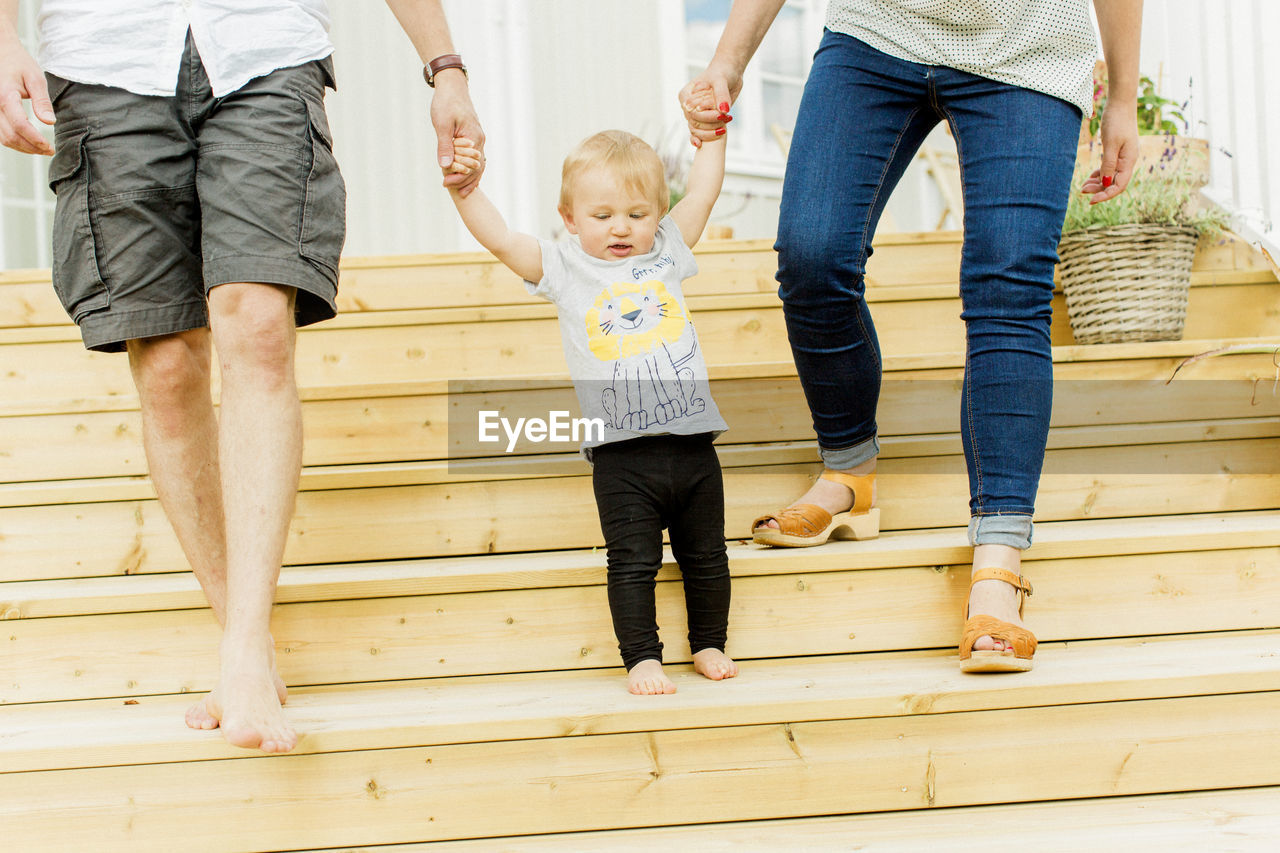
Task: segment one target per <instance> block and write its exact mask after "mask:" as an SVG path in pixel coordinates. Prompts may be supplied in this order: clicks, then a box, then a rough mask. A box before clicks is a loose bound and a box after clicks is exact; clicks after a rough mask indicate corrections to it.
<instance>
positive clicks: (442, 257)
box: [0, 232, 1274, 327]
mask: <svg viewBox="0 0 1280 853" xmlns="http://www.w3.org/2000/svg"><path fill="white" fill-rule="evenodd" d="M960 247H961V237H960V234H959V232H929V233H920V234H906V235H888V234H886V235H876V238H875V253H874V254H873V255H872V256H871V258H870V260H869V262H868V264H867V289H868V294H869V296H870V297H871V298H872V299H875V298H876V297H877V296H878V295H879V294H882V293H894V294H904V295H906V294H911V293H913V292H918V291H920V290H922V289H929V288H934V287H937V286H939V285H942V286H945V287H947V288H948V289H949V290H950V292H951V293H952V295H954V294H955V291H956V281H957V280H958V276H959V267H960ZM694 252H695V255H696V256H697V258H698V262H699V268H700V273H699V275H698V276H697V277H695V278H694V279H692V280H691V281H690V282H689V283H688V284H687V286H686V290H687V292H689V293H691V294H703V293H708V294H734V293H772V292H774V291H776V289H777V283H776V281H775V280H774V273H775V271H776V269H777V257H776V255H775V253H774V252H773V247H772V241H770V240H737V241H732V240H731V241H706V242H703V243H700V244H699V245H698V246H697V247H696V248H695V249H694ZM341 278H342V281H341V285H340V287H339V289H338V307H339V311H340V312H342V313H344V314H347V313H353V312H370V311H382V310H396V309H403V308H413V307H422V306H424V303H425V300H426V299H427V298H428V297H427V296H426V295H427V294H429V295H430V296H429V298H430V300H431V302H430V303H429V304H430V305H432V306H437V305H447V306H450V307H475V306H500V305H501V306H505V305H509V304H511V303H518V302H521V301H524V300H526V299H527V294H526V293H525V291H524V289H523V288H522V287H521V286H520V282H519V279H518V277H517V276H515V274H514V273H511V272H510V271H508V270H507V269H505V268H504V267H503V266H502V265H501V264H499V263H498V262H497V261H496V260H495V259H494V258H493V256H491V255H489V254H488V253H484V252H465V253H451V254H439V255H403V256H386V257H369V258H344V259H343V260H342V263H341ZM1192 281H1193V284H1195V285H1198V284H1202V283H1205V284H1215V283H1221V282H1226V283H1240V282H1266V281H1274V275H1273V274H1272V272H1271V270H1270V268H1269V266H1268V265H1267V264H1266V262H1265V260H1264V259H1263V258H1262V257H1261V256H1260V255H1259V254H1258V253H1257V252H1256V251H1255V250H1254V249H1253V248H1252V247H1251V246H1249V245H1248V244H1246V243H1245V242H1243V241H1241V240H1239V239H1236V238H1228V239H1227V240H1224V241H1221V242H1220V243H1219V244H1215V245H1210V244H1207V243H1206V244H1204V245H1202V246H1200V247H1199V248H1198V249H1197V252H1196V257H1195V261H1194V266H1193V273H1192ZM907 298H910V297H909V296H908V297H907ZM68 322H69V321H68V319H67V317H66V314H65V313H64V312H63V311H62V309H61V307H60V306H59V305H58V303H57V300H56V298H55V297H54V294H53V288H52V287H51V286H50V284H49V271H48V270H47V269H32V270H14V271H11V272H0V327H14V326H59V325H65V324H68Z"/></svg>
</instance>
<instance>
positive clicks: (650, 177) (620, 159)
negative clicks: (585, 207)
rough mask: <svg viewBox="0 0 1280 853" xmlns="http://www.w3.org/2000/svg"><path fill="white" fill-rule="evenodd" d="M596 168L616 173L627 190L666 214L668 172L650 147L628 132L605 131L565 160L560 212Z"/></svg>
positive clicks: (589, 138)
mask: <svg viewBox="0 0 1280 853" xmlns="http://www.w3.org/2000/svg"><path fill="white" fill-rule="evenodd" d="M596 166H605V167H607V168H609V169H610V170H612V171H613V173H614V175H616V176H617V178H618V180H619V181H620V182H621V183H622V185H623V186H624V187H626V189H627V190H629V191H631V192H634V193H636V194H637V195H642V196H645V197H646V198H650V199H652V200H653V202H654V204H656V205H657V206H658V208H659V210H660V212H661V213H662V214H665V213H666V212H667V207H668V206H669V204H670V196H668V194H667V177H666V170H665V169H664V168H663V167H662V159H661V158H660V157H658V152H657V151H654V150H653V147H652V146H651V145H649V143H647V142H645V141H644V140H643V139H641V138H640V137H638V136H635V135H634V134H630V133H627V132H626V131H625V130H602V131H600V132H599V133H595V134H592V135H591V136H588V137H587V138H586V139H584V140H582V142H580V143H578V145H577V147H576V148H574V149H573V150H572V151H570V152H569V156H568V157H565V158H564V168H563V169H561V172H560V210H562V211H566V210H568V209H569V208H570V206H571V205H572V204H573V189H574V184H575V182H576V181H577V179H578V177H579V176H581V175H582V173H583V172H586V171H588V170H589V169H593V168H595V167H596Z"/></svg>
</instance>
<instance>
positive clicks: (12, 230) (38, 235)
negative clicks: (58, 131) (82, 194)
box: [0, 3, 54, 269]
mask: <svg viewBox="0 0 1280 853" xmlns="http://www.w3.org/2000/svg"><path fill="white" fill-rule="evenodd" d="M31 5H32V4H27V3H24V4H22V5H21V6H20V8H19V11H18V32H19V33H20V34H21V35H22V42H23V44H24V45H26V47H27V49H28V50H31V51H32V52H33V53H34V48H35V45H36V43H37V36H36V27H35V16H34V15H33V14H31V10H30V6H31ZM28 114H30V111H29V110H28ZM36 125H37V126H38V127H40V128H41V129H43V130H45V135H46V136H47V137H48V138H49V139H50V140H52V138H53V130H52V128H46V127H45V125H44V124H42V123H40V122H36ZM48 173H49V158H47V157H42V156H39V155H32V154H19V153H18V152H17V151H14V150H12V149H10V148H3V147H0V269H18V268H21V267H47V266H49V254H50V239H51V238H50V233H51V232H50V229H51V227H52V222H53V203H54V199H53V193H51V192H49V187H48Z"/></svg>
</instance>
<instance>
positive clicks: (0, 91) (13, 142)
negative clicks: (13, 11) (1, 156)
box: [0, 36, 53, 155]
mask: <svg viewBox="0 0 1280 853" xmlns="http://www.w3.org/2000/svg"><path fill="white" fill-rule="evenodd" d="M25 99H30V100H31V108H32V110H33V111H34V112H35V114H36V118H38V119H40V121H42V122H44V123H45V124H53V104H52V103H50V101H49V87H48V86H47V85H45V82H44V72H43V71H41V70H40V66H39V65H37V64H36V61H35V60H34V59H32V58H31V54H29V53H27V51H26V48H24V47H23V46H22V44H21V43H20V42H19V41H18V40H17V38H16V37H12V36H10V37H7V38H3V39H0V145H4V146H6V147H8V148H12V149H13V150H15V151H21V152H22V153H23V154H46V155H48V154H52V153H53V146H52V145H50V144H49V142H48V140H46V139H45V138H44V136H43V134H41V133H40V129H39V128H37V127H36V126H35V125H34V124H33V123H32V122H31V120H30V119H29V118H27V112H26V110H24V109H23V108H22V102H23V100H25Z"/></svg>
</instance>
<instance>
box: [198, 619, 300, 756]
mask: <svg viewBox="0 0 1280 853" xmlns="http://www.w3.org/2000/svg"><path fill="white" fill-rule="evenodd" d="M246 646H247V647H248V648H244V647H241V646H238V645H235V644H231V643H228V642H227V641H225V640H224V641H223V646H222V678H221V681H220V682H219V683H218V689H217V691H215V692H214V693H211V694H209V695H208V696H207V697H205V707H206V709H207V710H208V711H209V713H210V714H211V715H212V716H213V717H215V718H216V719H218V720H219V721H220V725H221V728H222V736H223V737H224V738H226V740H227V743H229V744H231V745H232V746H239V747H244V748H245V749H260V750H262V751H263V752H288V751H289V750H291V749H293V748H294V747H295V746H297V744H298V733H297V732H295V731H294V730H293V727H292V726H290V725H289V722H288V721H287V720H286V719H285V716H284V709H283V708H282V707H281V701H280V695H279V692H278V691H277V689H276V677H275V649H274V646H273V643H272V640H271V636H270V635H267V636H266V638H265V640H257V641H253V642H249V643H247V644H246Z"/></svg>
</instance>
